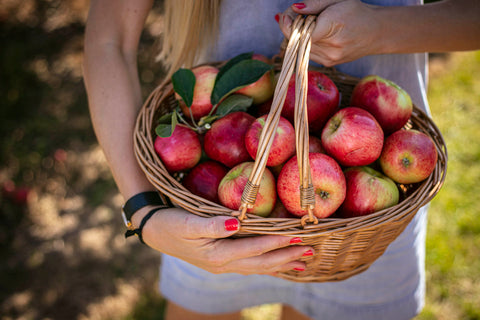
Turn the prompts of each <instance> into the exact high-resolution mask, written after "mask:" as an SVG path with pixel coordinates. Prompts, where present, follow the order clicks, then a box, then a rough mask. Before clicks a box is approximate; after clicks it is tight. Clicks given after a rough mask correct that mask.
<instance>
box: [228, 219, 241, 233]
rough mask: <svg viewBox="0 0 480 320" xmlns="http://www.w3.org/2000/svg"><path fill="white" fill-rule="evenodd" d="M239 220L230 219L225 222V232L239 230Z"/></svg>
mask: <svg viewBox="0 0 480 320" xmlns="http://www.w3.org/2000/svg"><path fill="white" fill-rule="evenodd" d="M238 227H239V226H238V220H237V219H228V220H225V230H227V231H236V230H238Z"/></svg>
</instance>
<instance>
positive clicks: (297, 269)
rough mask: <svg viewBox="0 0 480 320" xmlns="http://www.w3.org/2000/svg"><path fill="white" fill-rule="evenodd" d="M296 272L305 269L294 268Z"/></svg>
mask: <svg viewBox="0 0 480 320" xmlns="http://www.w3.org/2000/svg"><path fill="white" fill-rule="evenodd" d="M293 270H295V271H305V268H293Z"/></svg>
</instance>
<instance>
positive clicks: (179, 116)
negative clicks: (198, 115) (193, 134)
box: [174, 111, 201, 132]
mask: <svg viewBox="0 0 480 320" xmlns="http://www.w3.org/2000/svg"><path fill="white" fill-rule="evenodd" d="M174 112H176V111H174ZM190 114H191V112H190ZM177 117H178V119H180V121H181V122H182V123H183V124H184V125H186V126H187V127H189V128H190V129H192V130H195V131H197V132H198V131H200V129H201V128H200V127H199V126H197V124H196V123H195V121H194V120H193V117H192V121H193V126H192V125H190V123H188V122H187V121H186V120H185V119H184V118H183V117H182V115H181V114H180V113H179V112H177Z"/></svg>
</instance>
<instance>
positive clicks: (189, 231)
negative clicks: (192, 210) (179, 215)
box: [183, 215, 240, 239]
mask: <svg viewBox="0 0 480 320" xmlns="http://www.w3.org/2000/svg"><path fill="white" fill-rule="evenodd" d="M184 222H185V226H184V228H183V230H185V233H184V237H185V238H189V239H198V238H209V239H218V238H227V237H229V236H231V235H233V234H235V233H237V232H238V230H239V229H240V222H239V221H238V220H237V219H236V218H232V217H227V216H216V217H212V218H202V217H199V216H195V215H189V216H188V217H186V218H185V220H184Z"/></svg>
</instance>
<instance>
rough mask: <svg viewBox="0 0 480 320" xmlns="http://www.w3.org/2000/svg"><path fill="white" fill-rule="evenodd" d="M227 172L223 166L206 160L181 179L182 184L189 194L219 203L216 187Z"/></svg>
mask: <svg viewBox="0 0 480 320" xmlns="http://www.w3.org/2000/svg"><path fill="white" fill-rule="evenodd" d="M227 172H228V169H227V167H225V166H224V165H223V164H221V163H218V162H216V161H212V160H207V161H205V162H202V163H199V164H197V165H196V166H195V167H193V169H192V170H191V171H190V172H189V173H188V174H187V175H186V176H185V178H184V179H183V181H182V184H183V185H184V186H185V188H187V189H188V190H189V191H190V192H191V193H193V194H195V195H197V196H200V197H202V198H205V199H207V200H210V201H213V202H216V203H220V201H219V199H218V185H219V184H220V181H221V180H222V179H223V177H224V176H225V175H226V174H227Z"/></svg>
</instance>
